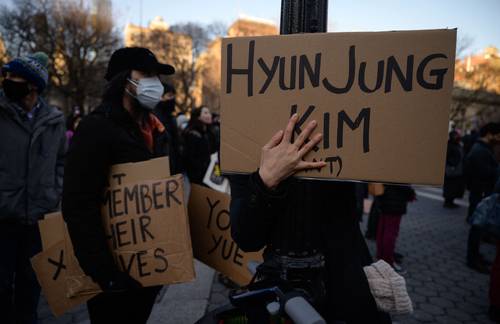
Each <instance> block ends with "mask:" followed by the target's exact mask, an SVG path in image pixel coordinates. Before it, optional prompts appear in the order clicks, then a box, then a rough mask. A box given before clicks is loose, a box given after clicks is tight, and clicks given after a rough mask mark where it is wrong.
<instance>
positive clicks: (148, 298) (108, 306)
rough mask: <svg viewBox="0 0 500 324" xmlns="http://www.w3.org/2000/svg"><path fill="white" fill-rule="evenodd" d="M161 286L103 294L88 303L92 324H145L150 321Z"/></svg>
mask: <svg viewBox="0 0 500 324" xmlns="http://www.w3.org/2000/svg"><path fill="white" fill-rule="evenodd" d="M160 290H161V286H155V287H146V288H141V289H135V290H128V291H124V292H119V293H102V294H99V295H97V296H95V297H94V298H92V299H91V300H89V301H88V302H87V308H88V311H89V317H90V322H91V323H92V324H109V323H127V324H144V323H146V322H147V321H148V318H149V315H150V314H151V310H152V309H153V305H154V303H155V299H156V295H158V293H159V292H160Z"/></svg>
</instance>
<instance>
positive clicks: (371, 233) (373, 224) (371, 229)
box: [365, 197, 381, 238]
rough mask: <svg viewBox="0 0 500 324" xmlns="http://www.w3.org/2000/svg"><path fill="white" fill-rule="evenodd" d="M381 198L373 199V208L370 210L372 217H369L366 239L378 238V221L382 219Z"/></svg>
mask: <svg viewBox="0 0 500 324" xmlns="http://www.w3.org/2000/svg"><path fill="white" fill-rule="evenodd" d="M379 199H380V198H377V197H375V198H373V202H372V206H371V208H370V216H369V217H368V225H367V227H366V233H365V235H366V237H369V238H376V236H377V227H378V220H379V218H380V214H381V212H380V202H379Z"/></svg>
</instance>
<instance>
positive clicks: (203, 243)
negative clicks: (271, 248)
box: [189, 184, 262, 285]
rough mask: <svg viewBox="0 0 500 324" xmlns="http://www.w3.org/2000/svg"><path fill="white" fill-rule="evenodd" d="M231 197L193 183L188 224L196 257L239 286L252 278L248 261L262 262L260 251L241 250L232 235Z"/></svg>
mask: <svg viewBox="0 0 500 324" xmlns="http://www.w3.org/2000/svg"><path fill="white" fill-rule="evenodd" d="M230 201H231V198H230V197H229V196H228V195H227V194H225V193H221V192H218V191H215V190H212V189H209V188H206V187H202V186H199V185H195V184H193V185H192V187H191V196H190V199H189V223H190V226H191V237H192V244H193V252H194V256H195V258H197V259H198V260H200V261H202V262H203V263H205V264H207V265H208V266H210V267H212V268H214V269H216V270H217V271H219V272H221V273H223V274H224V275H226V276H228V277H229V278H231V279H232V280H233V281H234V282H236V283H238V284H239V285H246V284H248V283H249V282H250V280H251V279H252V274H251V273H250V272H249V271H248V263H249V262H251V261H257V262H262V253H261V252H254V253H244V252H243V251H241V250H240V248H239V247H238V246H237V245H236V243H235V242H234V241H233V239H232V238H231V220H230V216H229V203H230Z"/></svg>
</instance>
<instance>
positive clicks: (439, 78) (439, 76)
mask: <svg viewBox="0 0 500 324" xmlns="http://www.w3.org/2000/svg"><path fill="white" fill-rule="evenodd" d="M437 58H444V59H446V58H448V57H447V56H446V55H444V54H442V53H438V54H431V55H429V56H427V57H425V58H424V59H423V60H422V62H420V64H419V65H418V69H417V82H418V84H420V86H421V87H422V88H424V89H430V90H439V89H441V88H443V81H444V75H445V74H446V72H448V69H447V68H444V69H432V70H431V71H430V72H429V75H430V76H435V77H436V81H435V82H434V83H431V82H427V81H426V80H425V79H424V70H425V68H426V67H427V64H429V62H430V61H432V60H434V59H437Z"/></svg>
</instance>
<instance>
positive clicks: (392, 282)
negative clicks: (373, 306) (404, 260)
mask: <svg viewBox="0 0 500 324" xmlns="http://www.w3.org/2000/svg"><path fill="white" fill-rule="evenodd" d="M363 270H364V271H365V274H366V278H367V279H368V284H369V286H370V291H371V293H372V295H373V298H374V299H375V302H376V303H377V307H378V308H379V309H380V310H382V311H384V312H387V313H391V314H410V313H412V312H413V305H412V302H411V299H410V296H408V292H407V290H406V282H405V279H404V278H403V277H402V276H400V275H399V274H398V273H397V272H396V271H394V269H393V268H392V267H391V266H390V265H389V264H388V263H387V262H385V261H383V260H379V261H377V262H376V263H372V264H371V265H369V266H366V267H364V268H363Z"/></svg>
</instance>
